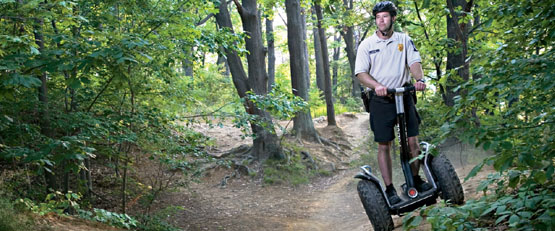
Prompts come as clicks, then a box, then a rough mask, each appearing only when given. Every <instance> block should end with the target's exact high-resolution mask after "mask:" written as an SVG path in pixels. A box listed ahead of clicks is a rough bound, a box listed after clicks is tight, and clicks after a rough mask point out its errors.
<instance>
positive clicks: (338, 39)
mask: <svg viewBox="0 0 555 231" xmlns="http://www.w3.org/2000/svg"><path fill="white" fill-rule="evenodd" d="M334 41H335V42H336V43H338V44H339V42H341V36H340V35H339V36H334ZM340 55H341V47H340V46H337V47H335V48H333V67H332V76H333V78H332V86H333V89H336V87H337V76H338V75H339V73H338V69H339V56H340ZM334 93H336V92H334Z"/></svg>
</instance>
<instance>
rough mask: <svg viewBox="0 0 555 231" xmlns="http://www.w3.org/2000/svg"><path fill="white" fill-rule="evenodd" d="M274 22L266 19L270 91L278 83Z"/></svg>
mask: <svg viewBox="0 0 555 231" xmlns="http://www.w3.org/2000/svg"><path fill="white" fill-rule="evenodd" d="M273 22H274V20H272V19H270V18H269V17H267V18H266V43H267V44H268V89H272V85H274V84H275V82H276V53H275V52H276V51H275V46H274V23H273Z"/></svg>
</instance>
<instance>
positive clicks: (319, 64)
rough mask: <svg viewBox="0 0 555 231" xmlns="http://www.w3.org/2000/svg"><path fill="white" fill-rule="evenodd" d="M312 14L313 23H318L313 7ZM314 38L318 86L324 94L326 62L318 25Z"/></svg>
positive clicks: (314, 29)
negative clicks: (323, 56) (323, 57)
mask: <svg viewBox="0 0 555 231" xmlns="http://www.w3.org/2000/svg"><path fill="white" fill-rule="evenodd" d="M312 12H313V13H312V21H316V19H315V15H316V10H315V9H314V7H312ZM312 36H313V38H314V61H315V62H316V86H317V87H318V89H320V91H322V93H323V92H324V90H325V83H324V78H325V77H324V60H323V59H322V45H320V34H319V32H318V26H317V25H313V27H312Z"/></svg>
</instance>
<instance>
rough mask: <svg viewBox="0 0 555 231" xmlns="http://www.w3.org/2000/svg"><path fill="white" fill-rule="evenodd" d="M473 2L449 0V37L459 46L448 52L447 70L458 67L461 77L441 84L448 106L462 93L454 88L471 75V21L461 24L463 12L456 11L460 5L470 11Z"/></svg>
mask: <svg viewBox="0 0 555 231" xmlns="http://www.w3.org/2000/svg"><path fill="white" fill-rule="evenodd" d="M472 4H473V3H472V0H471V1H470V2H469V3H467V2H466V1H465V0H447V7H448V8H449V11H450V14H447V37H448V38H450V39H453V40H455V41H456V43H457V48H458V49H456V50H455V51H454V52H449V53H447V72H450V70H452V69H457V75H458V76H459V77H460V79H457V77H451V78H449V79H447V81H446V84H445V86H441V90H442V97H443V102H444V103H445V105H447V106H453V105H454V104H455V103H454V99H453V98H454V97H455V96H456V95H459V94H460V92H453V89H454V88H456V87H457V86H458V85H459V84H461V83H463V82H466V81H468V79H469V76H470V65H469V63H468V62H466V56H467V53H468V31H469V27H470V23H461V24H459V19H460V18H461V16H462V14H461V13H457V12H455V9H456V8H457V7H459V6H460V7H462V10H463V11H464V12H465V13H470V9H471V8H472Z"/></svg>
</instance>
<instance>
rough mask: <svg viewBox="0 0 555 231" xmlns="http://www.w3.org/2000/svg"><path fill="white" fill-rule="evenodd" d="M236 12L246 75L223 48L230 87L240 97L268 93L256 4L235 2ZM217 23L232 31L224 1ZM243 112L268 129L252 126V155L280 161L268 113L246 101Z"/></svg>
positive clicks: (236, 59) (249, 0) (232, 53)
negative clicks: (243, 37)
mask: <svg viewBox="0 0 555 231" xmlns="http://www.w3.org/2000/svg"><path fill="white" fill-rule="evenodd" d="M235 4H236V5H237V10H238V11H239V13H240V14H241V20H242V22H243V30H244V31H245V32H247V33H248V35H249V36H250V37H249V38H248V39H246V40H245V42H246V46H247V50H248V51H249V54H248V55H247V62H248V73H249V77H248V78H247V75H246V74H245V70H244V69H243V64H242V62H241V58H240V57H239V56H238V55H237V53H236V52H235V51H233V50H230V49H226V54H227V58H228V63H229V67H230V70H231V76H232V79H233V84H234V85H235V88H236V89H237V93H238V94H239V97H241V98H243V97H245V96H246V92H247V91H249V90H252V91H253V92H254V93H255V94H258V95H264V94H266V93H267V90H268V85H267V80H268V76H267V75H266V65H265V62H264V57H265V54H264V47H263V43H262V31H261V29H260V18H259V17H258V12H257V9H256V1H254V0H245V1H243V4H242V5H241V4H239V2H237V1H235ZM216 21H217V22H218V25H219V26H220V27H227V28H230V29H232V28H233V26H232V23H231V17H230V15H229V11H228V10H227V5H226V4H225V2H224V1H222V4H220V6H219V13H218V14H216ZM245 109H246V111H247V112H248V113H249V114H252V115H257V116H258V117H259V121H258V122H260V123H265V124H267V127H266V128H267V129H264V127H262V126H260V125H259V124H258V123H251V129H252V132H253V133H254V134H255V138H254V140H253V147H252V149H251V154H252V155H253V156H254V157H255V158H256V159H257V160H260V161H264V160H266V159H268V158H270V157H272V158H282V157H283V153H282V151H281V147H280V146H279V145H278V137H277V135H276V134H275V132H274V131H273V129H274V125H273V122H272V119H271V117H270V114H269V113H268V112H266V111H263V110H260V109H259V108H257V107H256V106H255V105H254V104H252V102H246V105H245Z"/></svg>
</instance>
